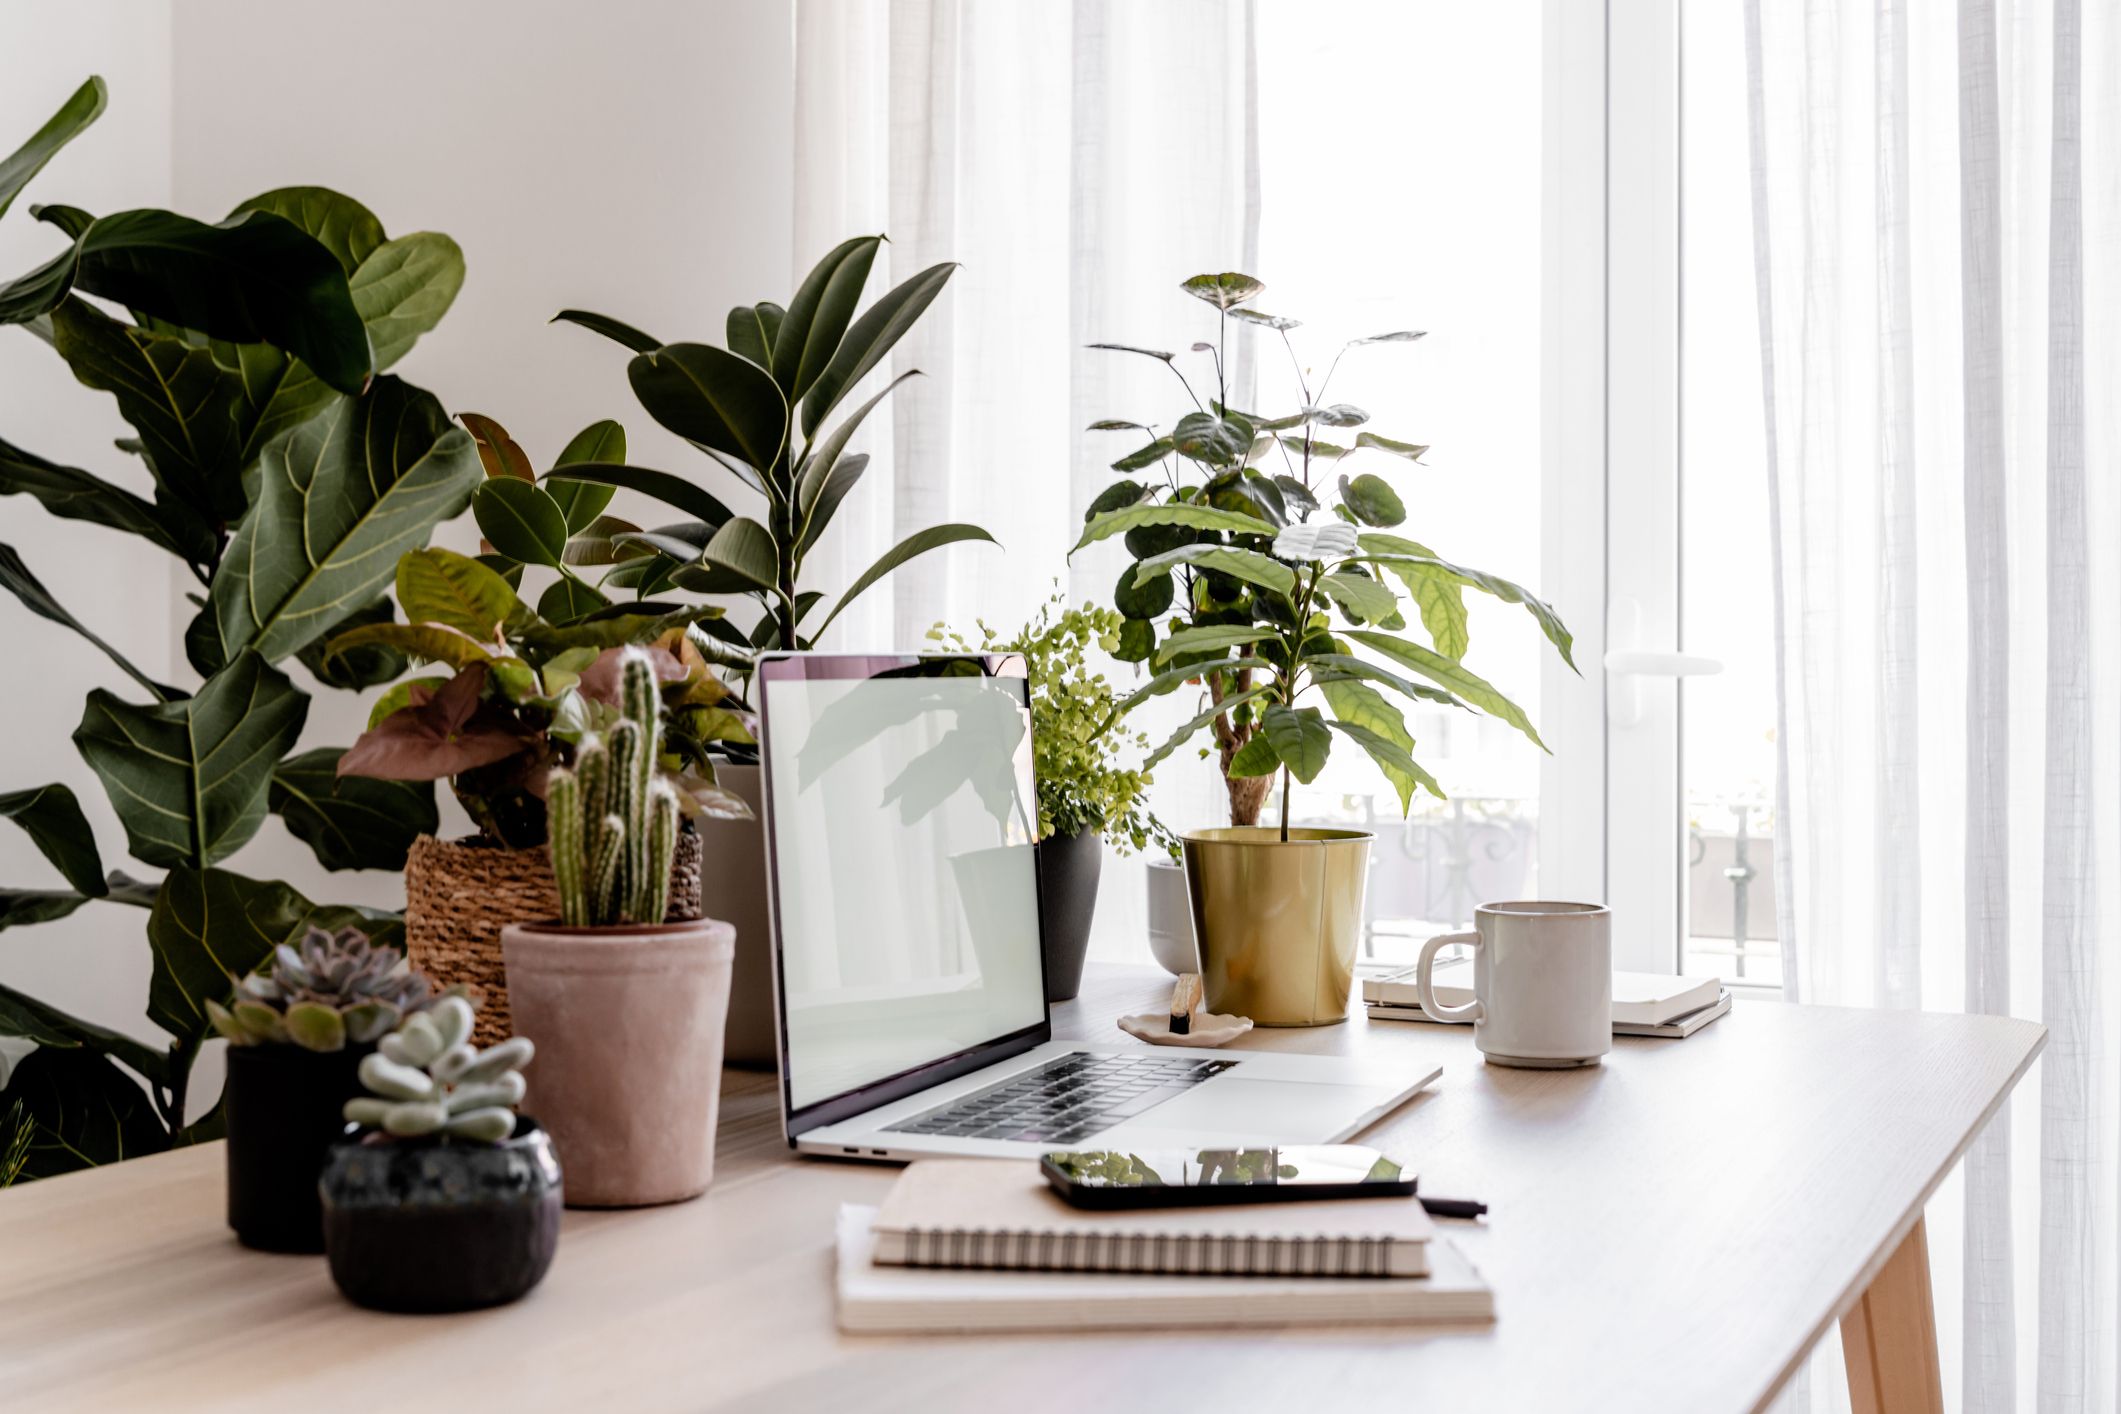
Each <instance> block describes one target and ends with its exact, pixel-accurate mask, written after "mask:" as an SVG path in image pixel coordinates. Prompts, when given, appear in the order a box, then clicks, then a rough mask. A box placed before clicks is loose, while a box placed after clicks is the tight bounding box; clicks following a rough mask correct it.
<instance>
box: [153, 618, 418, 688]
mask: <svg viewBox="0 0 2121 1414" xmlns="http://www.w3.org/2000/svg"><path fill="white" fill-rule="evenodd" d="M396 613H397V610H396V606H395V605H393V604H392V603H391V602H390V598H389V596H388V595H378V596H377V597H376V598H374V599H372V600H370V601H369V602H368V603H367V604H366V605H364V606H363V607H361V608H359V609H356V610H354V611H353V613H351V614H349V615H347V616H346V618H344V619H343V620H341V621H340V624H339V627H341V628H360V627H364V626H366V625H369V624H387V623H389V622H391V621H392V620H393V619H394V618H395V617H396ZM192 622H193V627H194V628H195V629H196V628H198V627H199V626H200V625H199V620H197V619H194V620H193V621H192ZM207 631H209V632H210V631H211V625H208V626H207ZM187 636H189V635H187ZM219 644H220V640H219V639H218V638H215V639H214V640H213V648H214V649H216V650H218V647H219ZM295 660H296V661H297V662H299V663H300V664H301V665H302V666H303V667H305V668H307V669H309V673H310V676H312V677H314V678H315V679H316V680H317V681H318V682H320V683H322V684H324V685H325V686H326V687H336V688H339V689H341V690H342V691H346V692H359V691H362V690H363V689H365V688H371V687H376V686H379V685H381V684H383V683H386V682H389V681H391V680H392V679H394V678H396V677H397V676H399V675H400V674H401V673H403V672H404V671H405V655H404V654H403V653H400V652H398V651H397V650H396V649H393V648H387V647H383V646H381V645H371V646H370V647H367V648H357V649H355V650H354V651H352V652H350V653H342V654H339V655H338V656H336V657H334V656H333V655H332V653H331V649H330V643H329V640H328V639H324V638H313V639H311V640H310V641H309V642H308V643H306V644H304V645H303V647H302V650H301V651H300V652H298V653H296V654H295ZM216 670H217V671H218V667H217V669H216Z"/></svg>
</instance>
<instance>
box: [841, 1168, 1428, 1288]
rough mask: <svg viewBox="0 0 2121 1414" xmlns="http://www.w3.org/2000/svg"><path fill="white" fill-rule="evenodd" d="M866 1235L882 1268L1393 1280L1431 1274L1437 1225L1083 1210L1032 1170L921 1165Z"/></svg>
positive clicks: (1348, 1209) (1396, 1208)
mask: <svg viewBox="0 0 2121 1414" xmlns="http://www.w3.org/2000/svg"><path fill="white" fill-rule="evenodd" d="M873 1231H874V1235H875V1244H876V1249H875V1260H876V1261H877V1262H878V1263H880V1264H882V1265H885V1266H908V1267H984V1268H992V1269H1002V1270H1016V1271H1052V1272H1161V1273H1175V1274H1183V1275H1196V1276H1290V1277H1305V1278H1315V1277H1344V1278H1364V1277H1370V1278H1396V1277H1418V1276H1423V1275H1425V1274H1427V1272H1428V1271H1429V1252H1428V1249H1429V1243H1430V1240H1431V1239H1432V1238H1433V1237H1434V1236H1435V1233H1436V1228H1435V1224H1434V1223H1432V1222H1431V1221H1430V1219H1429V1215H1428V1214H1427V1213H1425V1212H1423V1211H1422V1207H1421V1204H1420V1202H1418V1201H1417V1200H1415V1199H1413V1198H1360V1199H1353V1200H1341V1201H1337V1202H1323V1203H1321V1202H1312V1203H1256V1204H1244V1205H1233V1206H1216V1207H1202V1208H1144V1209H1133V1210H1130V1211H1119V1212H1086V1211H1084V1210H1083V1209H1080V1208H1073V1207H1070V1206H1069V1205H1068V1204H1067V1203H1066V1202H1064V1201H1063V1200H1062V1199H1061V1197H1060V1195H1059V1194H1057V1193H1055V1192H1054V1191H1053V1189H1052V1188H1051V1187H1050V1186H1049V1185H1048V1184H1047V1183H1046V1180H1045V1179H1044V1178H1043V1177H1041V1176H1040V1174H1039V1171H1038V1166H1037V1165H1036V1164H1032V1163H1020V1162H1012V1161H1000V1160H993V1159H924V1160H922V1161H921V1162H919V1163H915V1164H913V1165H911V1166H910V1167H908V1168H907V1169H906V1171H905V1172H904V1173H902V1174H900V1175H899V1179H898V1182H897V1183H896V1184H895V1185H893V1187H892V1189H891V1192H890V1194H889V1195H888V1196H886V1198H885V1199H884V1204H883V1207H882V1208H880V1209H878V1210H877V1214H876V1219H875V1222H874V1224H873Z"/></svg>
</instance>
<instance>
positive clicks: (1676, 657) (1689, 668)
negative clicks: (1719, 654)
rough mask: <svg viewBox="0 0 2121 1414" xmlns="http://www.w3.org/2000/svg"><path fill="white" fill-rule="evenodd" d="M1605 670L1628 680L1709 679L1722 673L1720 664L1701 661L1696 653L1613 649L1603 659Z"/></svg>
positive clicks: (1712, 660) (1719, 659)
mask: <svg viewBox="0 0 2121 1414" xmlns="http://www.w3.org/2000/svg"><path fill="white" fill-rule="evenodd" d="M1605 670H1606V671H1607V672H1609V673H1615V674H1620V675H1623V676H1627V677H1645V678H1697V677H1711V676H1713V675H1715V674H1717V673H1720V672H1722V671H1723V660H1722V659H1721V658H1704V657H1702V656H1701V655H1700V654H1698V653H1635V652H1623V651H1621V650H1618V649H1616V650H1614V651H1613V652H1611V653H1608V654H1606V655H1605Z"/></svg>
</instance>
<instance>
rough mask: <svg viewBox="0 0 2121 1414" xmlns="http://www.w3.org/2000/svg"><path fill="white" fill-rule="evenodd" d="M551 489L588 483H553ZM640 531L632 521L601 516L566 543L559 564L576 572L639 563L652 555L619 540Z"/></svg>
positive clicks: (569, 538)
mask: <svg viewBox="0 0 2121 1414" xmlns="http://www.w3.org/2000/svg"><path fill="white" fill-rule="evenodd" d="M547 484H548V485H551V486H554V487H558V486H587V485H589V484H590V483H588V482H586V481H568V482H562V481H552V482H549V483H547ZM639 531H640V527H639V526H637V525H635V524H634V523H633V522H632V521H630V520H620V519H619V518H618V517H617V516H598V517H597V518H596V519H595V520H593V521H591V522H590V523H589V524H588V525H585V526H583V527H582V528H581V529H580V530H578V531H576V532H575V533H574V534H573V535H571V536H569V537H568V540H567V553H566V554H564V555H562V556H560V563H562V564H564V565H571V566H575V567H577V568H580V567H585V566H598V565H615V564H618V563H620V562H621V561H624V560H632V559H638V558H639V557H641V556H642V555H647V554H650V553H652V552H651V551H649V550H648V549H646V548H644V547H642V546H638V545H628V544H622V543H620V537H622V536H625V535H629V534H635V533H638V532H639Z"/></svg>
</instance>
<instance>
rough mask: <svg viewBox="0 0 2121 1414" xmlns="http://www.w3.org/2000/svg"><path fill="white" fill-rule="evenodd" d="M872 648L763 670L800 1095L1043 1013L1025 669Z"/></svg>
mask: <svg viewBox="0 0 2121 1414" xmlns="http://www.w3.org/2000/svg"><path fill="white" fill-rule="evenodd" d="M878 661H881V662H887V663H888V662H897V663H899V664H900V665H899V666H896V667H893V668H890V669H888V670H887V671H885V672H884V673H882V674H880V675H877V676H870V677H860V678H800V677H798V678H774V677H771V676H769V677H768V678H767V679H766V681H765V682H764V683H763V684H762V687H763V691H764V692H765V694H766V697H765V711H766V727H767V730H766V742H765V746H766V751H767V753H768V761H767V767H768V771H767V779H768V782H769V785H768V789H769V791H770V792H771V797H770V800H769V802H768V804H769V812H770V823H771V829H772V839H771V848H772V857H773V865H774V869H775V872H776V885H775V899H776V908H777V911H778V912H777V916H778V924H779V931H780V944H781V985H782V999H783V1005H784V1008H785V1031H784V1035H785V1045H786V1048H787V1057H786V1063H787V1067H788V1077H787V1083H788V1091H789V1102H790V1104H791V1106H792V1107H793V1108H795V1109H802V1108H804V1107H806V1106H808V1105H811V1104H814V1103H816V1102H818V1101H820V1100H828V1099H831V1098H833V1097H835V1096H838V1095H843V1094H846V1093H847V1092H849V1091H852V1090H857V1089H860V1088H861V1087H863V1086H865V1085H869V1084H871V1083H873V1082H876V1081H879V1080H883V1079H886V1078H888V1077H890V1076H893V1075H898V1074H901V1073H903V1072H905V1071H909V1070H913V1069H916V1068H918V1067H920V1066H923V1065H926V1064H928V1063H930V1062H933V1061H938V1060H942V1059H944V1058H946V1057H949V1056H953V1055H957V1054H960V1053H962V1052H964V1051H968V1050H970V1049H972V1048H974V1047H976V1046H978V1045H980V1044H982V1043H984V1042H988V1041H993V1040H997V1039H999V1038H1001V1037H1004V1036H1009V1035H1011V1034H1013V1033H1016V1032H1019V1031H1022V1030H1023V1029H1024V1028H1026V1027H1029V1026H1035V1025H1037V1024H1039V1023H1040V1022H1041V1021H1043V1020H1044V1019H1045V1015H1046V1012H1045V985H1044V978H1043V974H1042V972H1041V969H1040V961H1039V933H1038V885H1037V880H1036V877H1035V865H1034V863H1033V851H1032V848H1031V846H1032V843H1033V841H1034V839H1035V838H1036V835H1037V818H1038V801H1037V797H1036V795H1035V794H1034V793H1033V788H1032V774H1031V730H1030V713H1029V711H1028V710H1027V707H1026V699H1025V684H1024V680H1023V679H1022V678H1021V677H1006V676H1005V677H989V676H986V675H985V674H984V673H983V672H982V671H981V668H980V666H979V661H978V660H977V659H951V660H929V661H926V662H923V663H921V664H919V665H917V666H914V665H906V664H904V662H903V660H888V659H887V660H878Z"/></svg>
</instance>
